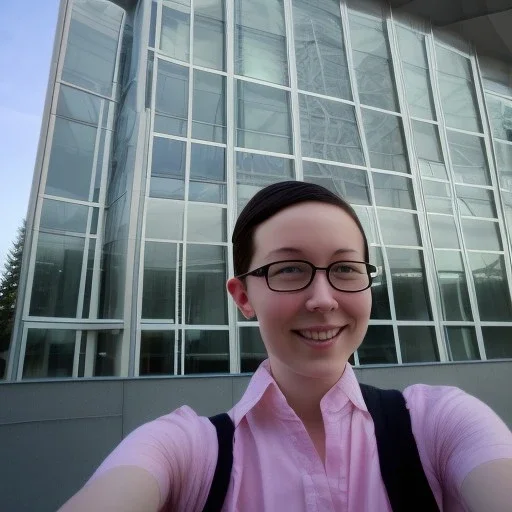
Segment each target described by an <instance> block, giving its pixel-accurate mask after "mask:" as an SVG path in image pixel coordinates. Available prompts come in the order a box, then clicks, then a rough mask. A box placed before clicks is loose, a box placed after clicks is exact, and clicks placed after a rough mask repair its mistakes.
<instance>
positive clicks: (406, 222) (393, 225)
mask: <svg viewBox="0 0 512 512" xmlns="http://www.w3.org/2000/svg"><path fill="white" fill-rule="evenodd" d="M377 218H378V219H379V222H380V227H381V228H382V237H383V238H384V243H385V244H386V245H414V246H418V245H421V242H420V232H419V227H418V219H417V216H416V215H415V214H414V213H409V212H402V211H393V210H382V209H379V210H378V213H377Z"/></svg>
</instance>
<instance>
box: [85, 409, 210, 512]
mask: <svg viewBox="0 0 512 512" xmlns="http://www.w3.org/2000/svg"><path fill="white" fill-rule="evenodd" d="M217 454H218V443H217V435H216V433H215V427H214V426H213V425H212V424H211V422H210V421H209V420H208V418H204V417H200V416H198V415H197V414H196V413H195V412H194V411H193V410H192V409H191V408H190V407H187V406H184V407H181V408H179V409H177V410H176V411H174V412H172V413H170V414H167V415H165V416H162V417H160V418H158V419H156V420H154V421H151V422H149V423H146V424H144V425H142V426H140V427H139V428H137V429H136V430H134V431H133V432H132V433H131V434H129V435H128V436H127V437H126V438H125V439H123V441H121V443H120V444H119V445H118V446H117V447H116V448H115V449H114V451H113V452H112V453H111V454H110V455H109V456H108V457H107V458H106V459H105V461H104V462H103V463H102V464H101V465H100V467H99V468H98V469H97V470H96V472H95V473H94V474H93V476H92V477H91V479H90V480H89V482H90V481H92V480H94V479H95V478H97V477H98V476H100V475H102V474H104V473H105V472H106V471H108V470H110V469H112V468H115V467H120V466H136V467H138V468H142V469H145V470H146V471H148V472H149V473H151V474H152V475H153V476H154V478H155V479H156V480H157V482H158V486H159V489H160V506H163V505H164V503H166V502H167V503H168V506H169V510H186V511H194V510H202V508H203V506H204V504H205V503H206V498H207V496H208V492H209V489H210V486H211V482H212V480H213V474H214V471H215V465H216V461H217Z"/></svg>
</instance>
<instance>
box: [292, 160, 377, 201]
mask: <svg viewBox="0 0 512 512" xmlns="http://www.w3.org/2000/svg"><path fill="white" fill-rule="evenodd" d="M302 167H303V172H304V181H308V182H310V183H316V184H317V185H322V186H323V187H325V188H327V189H328V190H330V191H331V192H334V193H335V194H336V195H338V196H340V197H343V198H344V199H345V200H347V201H349V202H350V203H351V204H353V203H357V204H368V205H369V204H371V199H370V190H369V185H368V177H367V174H366V171H364V170H360V169H350V168H348V167H341V166H337V165H327V164H320V163H317V162H308V161H303V162H302Z"/></svg>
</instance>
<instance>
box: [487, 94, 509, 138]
mask: <svg viewBox="0 0 512 512" xmlns="http://www.w3.org/2000/svg"><path fill="white" fill-rule="evenodd" d="M485 100H486V102H487V109H488V112H489V118H490V121H491V127H492V136H493V137H495V138H496V139H502V140H508V141H512V101H510V100H506V99H504V98H500V97H498V96H493V95H491V94H486V95H485Z"/></svg>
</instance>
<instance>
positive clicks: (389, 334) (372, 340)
mask: <svg viewBox="0 0 512 512" xmlns="http://www.w3.org/2000/svg"><path fill="white" fill-rule="evenodd" d="M357 353H358V355H359V364H360V365H363V364H397V362H398V359H397V357H396V347H395V336H394V334H393V327H392V326H391V325H369V326H368V330H367V331H366V336H365V337H364V340H363V343H362V344H361V346H360V347H359V348H358V349H357Z"/></svg>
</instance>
